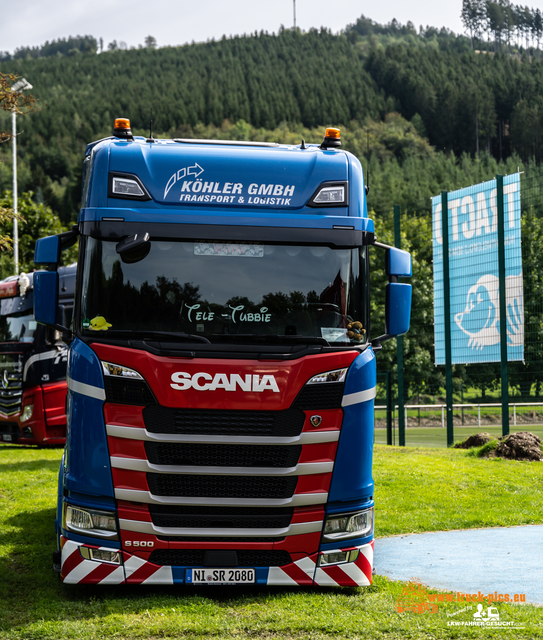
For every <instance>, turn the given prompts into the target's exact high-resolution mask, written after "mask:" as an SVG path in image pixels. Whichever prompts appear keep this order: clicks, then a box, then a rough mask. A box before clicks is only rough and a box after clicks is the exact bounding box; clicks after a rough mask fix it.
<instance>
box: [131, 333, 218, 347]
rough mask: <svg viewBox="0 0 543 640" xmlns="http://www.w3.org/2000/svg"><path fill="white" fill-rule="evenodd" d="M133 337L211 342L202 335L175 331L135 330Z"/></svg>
mask: <svg viewBox="0 0 543 640" xmlns="http://www.w3.org/2000/svg"><path fill="white" fill-rule="evenodd" d="M134 337H135V338H139V339H140V340H147V339H151V340H173V341H177V340H180V341H188V342H205V343H206V344H211V342H210V341H209V340H208V339H207V338H206V337H204V336H198V335H196V334H194V333H177V332H175V331H135V332H134Z"/></svg>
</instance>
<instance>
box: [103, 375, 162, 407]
mask: <svg viewBox="0 0 543 640" xmlns="http://www.w3.org/2000/svg"><path fill="white" fill-rule="evenodd" d="M104 386H105V390H106V402H111V403H112V404H132V405H136V406H138V407H145V406H147V405H148V404H155V403H156V399H155V396H154V395H153V392H152V391H151V389H150V388H149V385H148V384H147V382H145V380H127V379H125V378H116V377H111V376H104Z"/></svg>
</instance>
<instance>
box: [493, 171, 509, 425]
mask: <svg viewBox="0 0 543 640" xmlns="http://www.w3.org/2000/svg"><path fill="white" fill-rule="evenodd" d="M496 198H497V207H498V272H499V283H500V284H499V287H500V291H499V294H500V356H501V358H500V359H501V389H502V436H506V435H508V433H509V377H508V371H507V301H506V289H505V224H504V215H505V207H504V206H503V176H496Z"/></svg>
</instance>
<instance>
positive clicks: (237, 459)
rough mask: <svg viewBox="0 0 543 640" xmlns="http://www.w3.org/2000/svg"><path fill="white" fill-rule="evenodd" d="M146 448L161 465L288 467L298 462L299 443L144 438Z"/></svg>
mask: <svg viewBox="0 0 543 640" xmlns="http://www.w3.org/2000/svg"><path fill="white" fill-rule="evenodd" d="M145 451H146V453H147V459H148V460H149V462H151V463H152V464H160V465H176V466H198V467H201V466H205V467H273V468H289V467H295V466H296V465H297V464H298V460H299V458H300V454H301V452H302V446H301V445H295V446H253V445H250V446H247V445H233V444H228V445H224V444H184V443H159V442H146V443H145Z"/></svg>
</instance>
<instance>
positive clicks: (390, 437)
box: [386, 371, 392, 445]
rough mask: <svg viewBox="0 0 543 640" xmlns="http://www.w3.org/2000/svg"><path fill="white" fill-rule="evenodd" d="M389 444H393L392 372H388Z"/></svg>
mask: <svg viewBox="0 0 543 640" xmlns="http://www.w3.org/2000/svg"><path fill="white" fill-rule="evenodd" d="M386 376H387V444H389V445H391V444H392V385H391V383H390V371H387V373H386Z"/></svg>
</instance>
